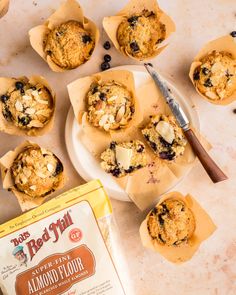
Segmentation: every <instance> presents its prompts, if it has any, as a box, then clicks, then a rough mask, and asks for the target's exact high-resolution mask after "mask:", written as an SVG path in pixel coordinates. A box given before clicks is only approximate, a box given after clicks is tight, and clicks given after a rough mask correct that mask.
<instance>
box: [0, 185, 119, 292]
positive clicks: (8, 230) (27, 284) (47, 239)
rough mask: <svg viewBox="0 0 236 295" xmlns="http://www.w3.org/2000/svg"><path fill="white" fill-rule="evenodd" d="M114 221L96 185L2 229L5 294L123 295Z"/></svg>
mask: <svg viewBox="0 0 236 295" xmlns="http://www.w3.org/2000/svg"><path fill="white" fill-rule="evenodd" d="M111 216H112V209H111V205H110V202H109V199H108V197H107V196H106V194H105V192H104V190H103V187H102V185H101V183H100V182H99V181H93V182H91V183H88V184H86V185H83V186H81V187H78V188H75V189H72V190H70V191H69V192H67V193H64V194H63V195H61V196H59V197H57V198H55V199H53V200H51V201H49V202H47V203H45V204H43V205H42V206H40V207H38V208H36V209H34V210H32V211H29V212H27V213H25V214H23V215H21V216H20V217H18V218H16V219H13V220H11V221H9V222H7V223H5V224H3V225H1V226H0V248H1V252H0V261H1V265H0V286H1V289H2V292H3V294H7V295H14V294H16V295H59V294H63V295H93V294H94V295H95V294H97V295H123V294H125V292H124V290H123V287H122V284H121V281H120V278H119V276H118V273H117V269H116V266H115V264H114V261H113V258H114V257H113V256H114V252H113V250H112V246H111V245H112V234H111V233H112V219H111Z"/></svg>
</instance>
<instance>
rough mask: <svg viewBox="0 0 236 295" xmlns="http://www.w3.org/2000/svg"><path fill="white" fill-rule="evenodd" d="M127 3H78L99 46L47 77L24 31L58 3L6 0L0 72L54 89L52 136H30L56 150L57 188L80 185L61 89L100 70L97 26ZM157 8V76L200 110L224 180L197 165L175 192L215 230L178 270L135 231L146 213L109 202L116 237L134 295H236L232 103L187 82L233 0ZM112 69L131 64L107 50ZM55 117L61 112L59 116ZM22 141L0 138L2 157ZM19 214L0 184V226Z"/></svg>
mask: <svg viewBox="0 0 236 295" xmlns="http://www.w3.org/2000/svg"><path fill="white" fill-rule="evenodd" d="M126 2H127V1H126V0H119V1H115V0H80V3H81V5H82V6H83V8H84V11H85V15H88V16H89V17H90V18H91V19H93V20H94V21H95V22H96V23H97V24H98V25H99V26H100V29H101V32H102V34H101V41H102V42H100V44H99V45H98V47H97V49H96V52H95V53H94V56H93V58H92V60H90V61H89V62H88V63H86V65H84V66H82V67H80V68H78V69H76V70H74V71H70V72H66V73H63V74H61V73H53V72H52V71H51V70H50V69H49V68H48V66H47V64H46V63H45V62H44V61H43V60H42V59H41V58H40V57H39V56H38V55H37V54H36V53H35V52H34V50H33V49H32V48H31V47H30V44H29V39H28V36H27V32H28V30H29V29H30V28H32V27H33V26H35V25H37V24H40V23H41V22H42V21H43V20H44V19H45V18H47V17H48V16H49V15H50V14H51V13H52V12H53V11H54V10H55V8H56V7H58V5H59V3H60V0H54V1H47V0H35V1H32V0H27V1H25V0H11V5H10V10H9V12H8V14H7V15H6V16H5V17H4V18H2V19H1V20H0V40H1V46H0V75H1V76H15V77H17V76H21V75H28V76H30V75H31V74H40V75H43V76H45V77H46V78H47V79H48V80H49V82H50V83H51V85H52V87H54V89H56V92H57V99H58V100H57V101H58V105H57V114H58V115H57V116H56V121H55V126H54V128H53V130H52V131H51V133H49V134H48V135H45V136H43V137H42V138H37V139H33V140H34V141H35V142H37V143H40V144H41V145H42V146H45V147H48V148H50V149H52V150H53V151H55V153H56V154H58V155H59V157H61V158H62V160H63V161H64V163H65V165H66V168H67V171H68V176H69V182H68V183H67V185H66V187H65V188H64V189H63V191H65V190H67V189H69V188H71V187H74V186H77V185H79V184H81V183H83V180H82V179H81V178H80V176H79V175H78V174H77V173H76V171H75V170H74V169H73V167H72V165H71V163H70V160H69V158H68V155H67V152H66V147H65V141H64V125H65V120H66V115H67V112H68V109H69V107H70V103H69V98H68V94H67V90H66V85H67V84H68V83H69V82H71V81H73V80H74V79H75V78H78V77H82V76H85V75H89V74H92V73H94V72H98V71H99V65H100V63H101V61H102V58H103V54H104V53H105V50H104V49H103V48H102V45H101V44H102V43H103V42H104V41H106V40H107V37H106V35H105V33H104V32H103V31H102V28H101V21H102V18H103V17H104V16H107V15H113V14H115V13H116V11H118V10H119V9H120V8H122V7H123V6H124V4H125V3H126ZM159 4H160V6H161V8H162V9H164V10H166V11H167V13H168V14H169V15H170V16H171V17H172V18H173V19H174V21H175V22H176V25H177V32H176V33H175V34H174V35H173V36H172V37H171V39H170V45H169V46H168V47H167V48H166V49H165V50H164V51H163V53H162V54H161V55H160V56H159V57H157V58H155V59H154V60H153V64H154V65H155V66H158V67H159V68H160V69H161V70H162V71H163V72H165V73H167V74H168V75H170V76H171V77H172V78H173V79H175V80H176V81H177V84H179V85H182V87H184V90H185V93H186V95H187V98H188V97H189V98H191V99H192V101H193V102H194V105H195V107H196V110H197V112H198V115H199V118H200V123H201V131H202V133H203V134H204V135H205V136H206V137H207V139H208V140H209V141H210V142H211V143H212V145H213V149H212V150H211V152H210V153H211V155H212V156H213V157H214V159H215V160H216V161H217V162H218V163H219V165H220V166H221V167H222V168H223V170H224V171H225V172H226V174H227V175H228V176H229V180H228V181H226V182H223V183H219V184H216V185H214V184H213V183H212V182H211V181H210V179H209V178H208V177H207V176H206V173H205V172H204V170H203V169H202V167H201V165H200V164H197V165H196V166H195V167H194V168H193V169H192V171H191V173H190V174H189V175H188V177H187V178H186V179H184V181H182V182H181V183H180V184H179V185H178V186H177V187H176V188H175V190H178V191H180V192H183V193H191V194H192V195H193V196H195V197H196V198H197V200H198V201H199V202H200V204H201V205H202V206H203V207H204V208H205V209H206V210H207V211H208V213H209V214H210V216H211V217H212V218H213V220H214V222H215V224H216V225H217V227H218V229H217V230H216V232H215V233H214V235H213V236H211V237H210V238H209V239H208V240H207V241H206V242H204V243H203V244H202V245H201V247H200V249H199V250H198V251H197V253H196V254H195V256H194V257H193V258H192V259H191V260H190V261H188V262H187V263H184V264H182V265H179V266H176V265H173V264H171V263H169V262H167V261H166V260H164V259H163V258H162V257H161V256H159V255H158V254H155V253H152V252H151V251H149V250H146V249H144V248H143V247H142V245H141V243H140V238H139V234H138V229H139V225H140V223H141V221H142V220H143V218H144V213H142V212H140V211H139V210H138V209H137V208H136V207H135V205H133V204H131V203H122V202H118V201H114V200H112V203H113V207H114V210H115V214H116V218H117V223H118V226H119V229H120V233H121V238H122V241H123V245H124V248H125V252H126V255H127V259H128V263H129V266H130V271H131V277H132V280H133V283H134V285H135V294H136V295H169V294H171V295H185V294H191V295H234V294H236V231H235V228H236V218H235V212H236V184H235V180H236V127H235V126H236V114H234V113H233V109H235V108H236V102H234V103H232V104H231V105H229V106H226V107H218V106H214V105H211V104H209V103H208V102H206V101H204V100H203V99H201V98H200V97H199V95H198V94H197V93H196V92H195V90H194V88H193V87H192V85H191V83H190V81H189V79H188V70H189V66H190V64H191V61H192V59H193V58H194V56H195V55H196V53H197V52H198V50H199V49H200V48H201V47H202V45H203V44H204V43H206V42H208V41H209V40H211V39H215V38H217V37H219V36H221V35H226V34H228V33H229V32H231V31H233V30H235V29H236V3H235V0H208V1H204V0H198V1H195V0H175V1H171V0H169V1H167V0H166V1H165V0H160V1H159ZM110 54H111V55H112V66H118V65H123V64H137V63H135V62H134V61H133V60H130V59H128V58H126V57H123V56H121V55H120V54H119V53H118V52H117V51H116V50H115V49H114V48H112V49H111V50H110ZM59 114H60V115H59ZM22 141H23V139H22V138H19V137H15V136H10V135H6V134H3V133H1V134H0V156H1V155H3V154H4V153H5V152H7V151H8V150H9V149H13V148H14V147H15V146H16V145H17V144H19V143H20V142H22ZM19 214H20V209H19V206H18V205H17V203H16V200H15V198H14V196H13V195H12V194H10V193H8V192H6V191H4V190H3V189H2V185H0V222H1V223H2V222H4V221H6V220H8V219H10V218H12V217H15V216H17V215H19Z"/></svg>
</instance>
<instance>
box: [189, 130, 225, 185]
mask: <svg viewBox="0 0 236 295" xmlns="http://www.w3.org/2000/svg"><path fill="white" fill-rule="evenodd" d="M184 133H185V136H186V138H187V140H188V142H189V144H190V145H191V147H192V149H193V151H194V153H195V154H196V156H197V157H198V159H199V160H200V162H201V163H202V166H203V167H204V169H205V170H206V172H207V174H208V175H209V176H210V178H211V180H212V181H213V182H214V183H217V182H220V181H223V180H226V179H228V177H227V176H226V175H225V174H224V172H223V171H222V170H221V169H220V168H219V167H218V166H217V164H216V163H215V162H214V161H213V160H212V158H211V157H210V156H209V154H208V153H207V152H206V150H205V149H204V147H203V146H202V145H201V143H200V141H199V140H198V138H197V137H196V135H195V134H194V132H193V131H192V130H191V129H189V130H187V131H185V132H184Z"/></svg>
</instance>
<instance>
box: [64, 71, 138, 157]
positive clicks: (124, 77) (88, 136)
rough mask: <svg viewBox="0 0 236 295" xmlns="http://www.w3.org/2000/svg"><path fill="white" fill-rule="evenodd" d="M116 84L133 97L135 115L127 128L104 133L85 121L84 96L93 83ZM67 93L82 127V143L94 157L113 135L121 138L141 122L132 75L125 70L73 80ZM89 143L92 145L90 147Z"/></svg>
mask: <svg viewBox="0 0 236 295" xmlns="http://www.w3.org/2000/svg"><path fill="white" fill-rule="evenodd" d="M113 80H114V81H115V82H118V83H120V84H122V85H124V86H126V87H127V90H129V91H130V93H131V94H132V95H133V98H134V105H135V113H134V115H133V118H132V120H130V121H129V123H128V125H127V128H124V129H120V130H117V131H110V132H106V131H104V130H102V129H100V128H96V127H94V126H93V125H91V124H90V123H89V122H88V120H87V101H86V95H87V93H88V91H89V88H90V85H91V84H92V83H93V82H102V83H105V82H111V81H113ZM67 87H68V92H69V97H70V101H71V104H72V106H73V110H74V114H75V117H76V119H77V121H78V123H79V124H81V125H82V126H83V131H84V132H83V133H82V134H80V135H79V136H81V140H82V142H83V143H84V144H85V145H86V147H87V149H88V150H89V151H90V152H91V153H92V154H93V155H94V156H98V155H100V154H101V153H102V152H103V151H104V150H105V149H106V148H107V146H108V145H109V144H110V142H111V140H112V138H113V135H114V134H116V136H119V134H120V136H123V134H127V133H129V132H130V130H132V129H133V128H135V126H136V125H137V124H138V122H140V120H142V114H141V112H140V111H139V104H138V100H137V98H136V94H135V85H134V78H133V74H132V73H131V72H130V71H126V70H114V71H105V72H101V73H97V74H94V75H92V76H87V77H84V78H81V79H78V80H75V81H74V82H72V83H71V84H69V85H68V86H67ZM91 141H92V142H93V144H92V145H91Z"/></svg>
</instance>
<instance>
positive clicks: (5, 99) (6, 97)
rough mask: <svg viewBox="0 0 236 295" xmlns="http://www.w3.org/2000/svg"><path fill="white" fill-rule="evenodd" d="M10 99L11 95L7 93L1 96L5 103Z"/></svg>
mask: <svg viewBox="0 0 236 295" xmlns="http://www.w3.org/2000/svg"><path fill="white" fill-rule="evenodd" d="M8 99H9V96H7V95H5V94H4V95H2V96H1V102H3V103H5V102H6V101H7V100H8Z"/></svg>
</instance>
